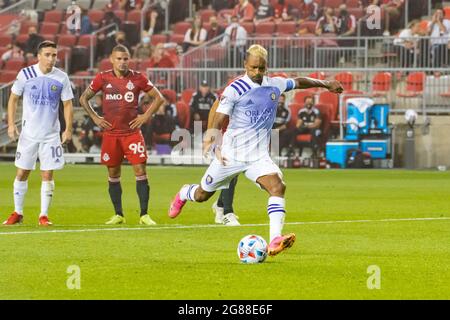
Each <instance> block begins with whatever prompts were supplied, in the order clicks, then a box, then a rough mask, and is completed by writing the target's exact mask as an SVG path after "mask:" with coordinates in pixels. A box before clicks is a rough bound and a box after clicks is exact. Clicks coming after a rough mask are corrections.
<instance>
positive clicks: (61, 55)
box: [56, 47, 72, 68]
mask: <svg viewBox="0 0 450 320" xmlns="http://www.w3.org/2000/svg"><path fill="white" fill-rule="evenodd" d="M71 55H72V47H59V48H58V55H57V58H58V61H57V64H56V65H57V67H59V68H64V67H66V59H67V62H68V63H69V65H70V61H71V60H70V59H71Z"/></svg>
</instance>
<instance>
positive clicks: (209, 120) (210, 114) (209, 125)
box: [208, 100, 219, 129]
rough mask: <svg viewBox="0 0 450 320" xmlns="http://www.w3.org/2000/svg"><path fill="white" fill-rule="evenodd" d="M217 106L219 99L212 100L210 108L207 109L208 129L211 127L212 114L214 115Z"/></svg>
mask: <svg viewBox="0 0 450 320" xmlns="http://www.w3.org/2000/svg"><path fill="white" fill-rule="evenodd" d="M218 107H219V100H216V101H214V103H213V105H212V107H211V110H209V114H208V129H210V128H212V125H213V121H214V116H215V115H216V110H217V108H218Z"/></svg>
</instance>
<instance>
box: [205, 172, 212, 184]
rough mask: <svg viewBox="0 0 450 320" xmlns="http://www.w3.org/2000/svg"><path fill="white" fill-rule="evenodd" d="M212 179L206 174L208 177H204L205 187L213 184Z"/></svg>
mask: <svg viewBox="0 0 450 320" xmlns="http://www.w3.org/2000/svg"><path fill="white" fill-rule="evenodd" d="M213 180H214V179H213V177H211V176H210V175H209V174H208V176H207V177H206V184H207V185H210V184H211V183H213Z"/></svg>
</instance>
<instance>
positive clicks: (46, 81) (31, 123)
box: [3, 41, 73, 226]
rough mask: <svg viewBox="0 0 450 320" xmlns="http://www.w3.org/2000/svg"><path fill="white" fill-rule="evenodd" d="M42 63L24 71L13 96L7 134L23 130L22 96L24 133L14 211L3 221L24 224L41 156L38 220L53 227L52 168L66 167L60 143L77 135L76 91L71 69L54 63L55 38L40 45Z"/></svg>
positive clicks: (15, 183) (43, 224) (18, 150)
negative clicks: (63, 126) (74, 131)
mask: <svg viewBox="0 0 450 320" xmlns="http://www.w3.org/2000/svg"><path fill="white" fill-rule="evenodd" d="M37 49H38V50H37V52H38V63H37V64H35V65H31V66H29V67H26V68H23V69H22V70H20V72H19V74H18V75H17V79H16V81H15V82H14V85H13V86H12V88H11V95H10V97H9V101H8V135H9V137H10V138H11V139H12V140H15V139H16V136H17V135H19V131H18V128H17V126H16V125H15V115H16V109H17V104H18V102H19V99H20V97H21V96H23V114H22V132H21V133H20V135H19V142H18V144H17V152H16V161H15V165H16V167H17V174H16V179H15V181H14V212H13V213H12V214H11V216H10V217H9V218H8V219H7V220H6V221H5V222H3V224H4V225H13V224H17V223H21V222H22V219H23V206H24V199H25V194H26V193H27V190H28V176H29V175H30V172H31V170H34V169H35V166H36V160H37V158H38V157H39V161H40V169H41V177H42V184H41V213H40V215H39V225H41V226H50V225H52V223H51V222H50V221H49V219H48V210H49V207H50V203H51V200H52V197H53V192H54V190H55V182H54V181H53V170H59V169H62V168H63V166H64V156H63V148H62V146H61V144H64V143H65V142H67V141H69V140H71V139H72V119H73V106H72V99H73V92H72V88H71V86H70V81H69V78H68V76H67V74H66V73H65V72H63V71H61V70H60V69H58V68H55V64H56V57H57V48H56V44H55V43H54V42H52V41H43V42H41V43H40V44H39V45H38V48H37ZM60 101H62V102H63V106H64V118H65V122H66V129H65V131H64V132H63V134H62V141H61V138H60V123H59V118H58V115H59V103H60Z"/></svg>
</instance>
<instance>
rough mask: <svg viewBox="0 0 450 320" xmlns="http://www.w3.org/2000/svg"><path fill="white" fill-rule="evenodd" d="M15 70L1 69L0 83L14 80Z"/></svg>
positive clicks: (15, 76)
mask: <svg viewBox="0 0 450 320" xmlns="http://www.w3.org/2000/svg"><path fill="white" fill-rule="evenodd" d="M17 71H18V70H17ZM17 71H14V70H12V71H11V70H2V72H0V83H2V84H5V83H10V82H13V81H14V80H16V78H17Z"/></svg>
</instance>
